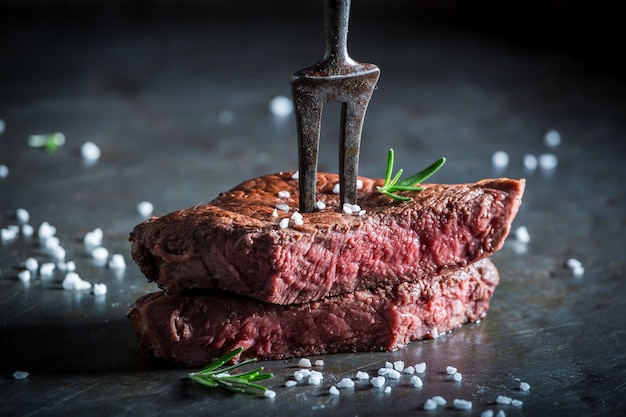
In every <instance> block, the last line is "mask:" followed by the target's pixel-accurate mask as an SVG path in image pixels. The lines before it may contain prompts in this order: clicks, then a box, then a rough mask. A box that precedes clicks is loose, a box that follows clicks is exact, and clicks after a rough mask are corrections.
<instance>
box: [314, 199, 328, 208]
mask: <svg viewBox="0 0 626 417" xmlns="http://www.w3.org/2000/svg"><path fill="white" fill-rule="evenodd" d="M315 208H317V209H318V210H324V209H325V208H326V203H324V202H323V201H322V200H317V201H316V202H315Z"/></svg>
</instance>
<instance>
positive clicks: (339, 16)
mask: <svg viewBox="0 0 626 417" xmlns="http://www.w3.org/2000/svg"><path fill="white" fill-rule="evenodd" d="M322 2H323V6H324V8H323V9H324V34H325V38H326V51H325V54H324V57H323V58H322V60H321V61H319V62H318V63H317V64H315V65H313V66H311V67H308V68H305V69H303V70H300V71H298V72H296V73H295V74H294V75H293V76H292V78H291V89H292V94H293V101H294V108H295V114H296V126H297V130H298V172H299V199H300V201H299V204H300V211H301V212H303V213H309V212H312V211H313V210H314V207H315V190H316V187H315V182H316V179H317V161H318V151H319V140H320V127H321V122H322V109H323V107H324V104H325V103H327V102H340V103H342V106H341V125H340V129H341V130H340V141H339V186H340V201H341V205H342V206H343V204H344V203H349V204H356V200H357V198H356V191H357V186H356V180H357V173H358V165H359V148H360V144H361V132H362V130H363V120H364V118H365V111H366V110H367V105H368V103H369V101H370V98H371V97H372V93H373V92H374V88H375V86H376V83H377V81H378V78H379V76H380V70H379V69H378V67H377V66H376V65H374V64H364V63H359V62H356V61H354V60H352V59H351V58H350V57H349V56H348V47H347V38H348V20H349V14H350V0H322Z"/></svg>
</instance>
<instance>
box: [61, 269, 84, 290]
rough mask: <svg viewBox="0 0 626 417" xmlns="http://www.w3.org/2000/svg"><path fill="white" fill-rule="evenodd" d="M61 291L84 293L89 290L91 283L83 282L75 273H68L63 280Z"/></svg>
mask: <svg viewBox="0 0 626 417" xmlns="http://www.w3.org/2000/svg"><path fill="white" fill-rule="evenodd" d="M62 285H63V289H64V290H68V291H84V290H89V289H91V283H89V282H87V281H84V280H83V279H81V277H80V276H79V275H78V274H77V273H76V272H68V273H67V274H66V275H65V278H64V279H63V283H62Z"/></svg>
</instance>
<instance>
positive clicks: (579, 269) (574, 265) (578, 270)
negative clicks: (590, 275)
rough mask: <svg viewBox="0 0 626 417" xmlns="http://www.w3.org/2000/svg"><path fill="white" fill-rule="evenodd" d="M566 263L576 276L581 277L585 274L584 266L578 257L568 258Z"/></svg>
mask: <svg viewBox="0 0 626 417" xmlns="http://www.w3.org/2000/svg"><path fill="white" fill-rule="evenodd" d="M566 265H567V267H568V268H569V269H570V270H571V271H572V273H573V274H574V276H576V277H582V276H583V275H584V274H585V267H584V266H583V264H582V262H580V261H579V260H578V259H575V258H570V259H568V260H567V263H566Z"/></svg>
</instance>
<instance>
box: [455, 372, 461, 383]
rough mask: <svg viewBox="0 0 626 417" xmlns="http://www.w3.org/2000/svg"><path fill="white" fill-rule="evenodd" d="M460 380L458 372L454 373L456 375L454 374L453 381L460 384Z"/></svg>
mask: <svg viewBox="0 0 626 417" xmlns="http://www.w3.org/2000/svg"><path fill="white" fill-rule="evenodd" d="M462 379H463V375H462V374H461V373H460V372H456V373H455V374H454V380H455V381H456V382H460V381H461V380H462Z"/></svg>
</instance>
